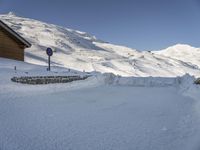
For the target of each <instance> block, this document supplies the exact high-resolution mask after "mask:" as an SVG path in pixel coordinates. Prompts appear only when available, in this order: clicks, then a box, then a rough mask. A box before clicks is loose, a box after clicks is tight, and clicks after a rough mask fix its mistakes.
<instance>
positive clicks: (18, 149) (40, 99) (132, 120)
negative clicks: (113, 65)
mask: <svg viewBox="0 0 200 150" xmlns="http://www.w3.org/2000/svg"><path fill="white" fill-rule="evenodd" d="M19 87H20V85H19ZM22 90H23V92H22V91H21V93H23V94H20V89H18V92H14V93H13V94H12V93H11V92H10V94H5V91H3V90H1V95H0V149H1V150H36V149H37V150H47V149H48V150H63V149H65V150H198V149H199V148H200V147H198V146H200V144H199V143H200V142H199V141H198V140H199V137H200V136H199V133H200V132H199V131H200V130H199V129H200V127H199V123H200V121H199V114H198V113H197V110H196V108H195V106H196V103H197V102H196V101H195V100H193V99H191V98H189V97H184V96H182V95H181V94H179V92H178V90H177V88H175V87H162V88H161V87H131V86H128V87H127V86H117V85H116V86H114V85H99V86H96V87H87V88H86V87H84V88H80V89H75V90H66V91H64V90H63V91H62V90H61V91H60V92H59V91H55V92H53V91H51V92H48V88H47V90H46V92H44V91H43V92H38V90H37V88H35V89H34V88H33V87H31V90H30V89H29V87H28V86H27V88H23V89H22ZM26 90H27V91H28V92H26ZM49 90H50V89H49Z"/></svg>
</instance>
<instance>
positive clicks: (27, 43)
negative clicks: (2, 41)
mask: <svg viewBox="0 0 200 150" xmlns="http://www.w3.org/2000/svg"><path fill="white" fill-rule="evenodd" d="M0 27H2V28H3V29H5V30H6V31H7V32H9V33H10V34H11V35H13V36H14V37H15V38H16V39H17V40H19V41H20V42H21V43H23V44H24V45H25V46H26V47H27V48H28V47H31V44H30V43H29V42H28V41H27V40H25V39H24V38H23V37H21V36H20V35H19V34H18V33H17V32H15V31H14V30H13V29H11V28H10V27H9V26H8V25H7V24H5V23H4V22H3V21H1V20H0Z"/></svg>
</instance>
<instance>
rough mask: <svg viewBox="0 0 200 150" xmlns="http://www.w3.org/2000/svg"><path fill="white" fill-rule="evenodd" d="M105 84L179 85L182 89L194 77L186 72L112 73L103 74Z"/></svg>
mask: <svg viewBox="0 0 200 150" xmlns="http://www.w3.org/2000/svg"><path fill="white" fill-rule="evenodd" d="M103 77H104V82H105V84H109V85H121V86H136V87H167V86H180V87H181V88H182V89H185V88H187V87H188V86H191V85H193V83H194V80H195V78H194V77H193V76H190V75H188V74H186V75H184V76H182V77H174V78H170V77H121V76H116V75H114V74H112V73H106V74H103Z"/></svg>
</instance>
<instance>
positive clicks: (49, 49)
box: [46, 48, 53, 56]
mask: <svg viewBox="0 0 200 150" xmlns="http://www.w3.org/2000/svg"><path fill="white" fill-rule="evenodd" d="M46 53H47V55H48V56H52V55H53V50H52V49H51V48H47V50H46Z"/></svg>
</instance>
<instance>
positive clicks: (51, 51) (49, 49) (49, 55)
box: [46, 48, 53, 71]
mask: <svg viewBox="0 0 200 150" xmlns="http://www.w3.org/2000/svg"><path fill="white" fill-rule="evenodd" d="M46 53H47V55H48V68H47V70H48V71H51V61H50V57H51V56H52V55H53V50H52V49H51V48H47V50H46Z"/></svg>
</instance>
